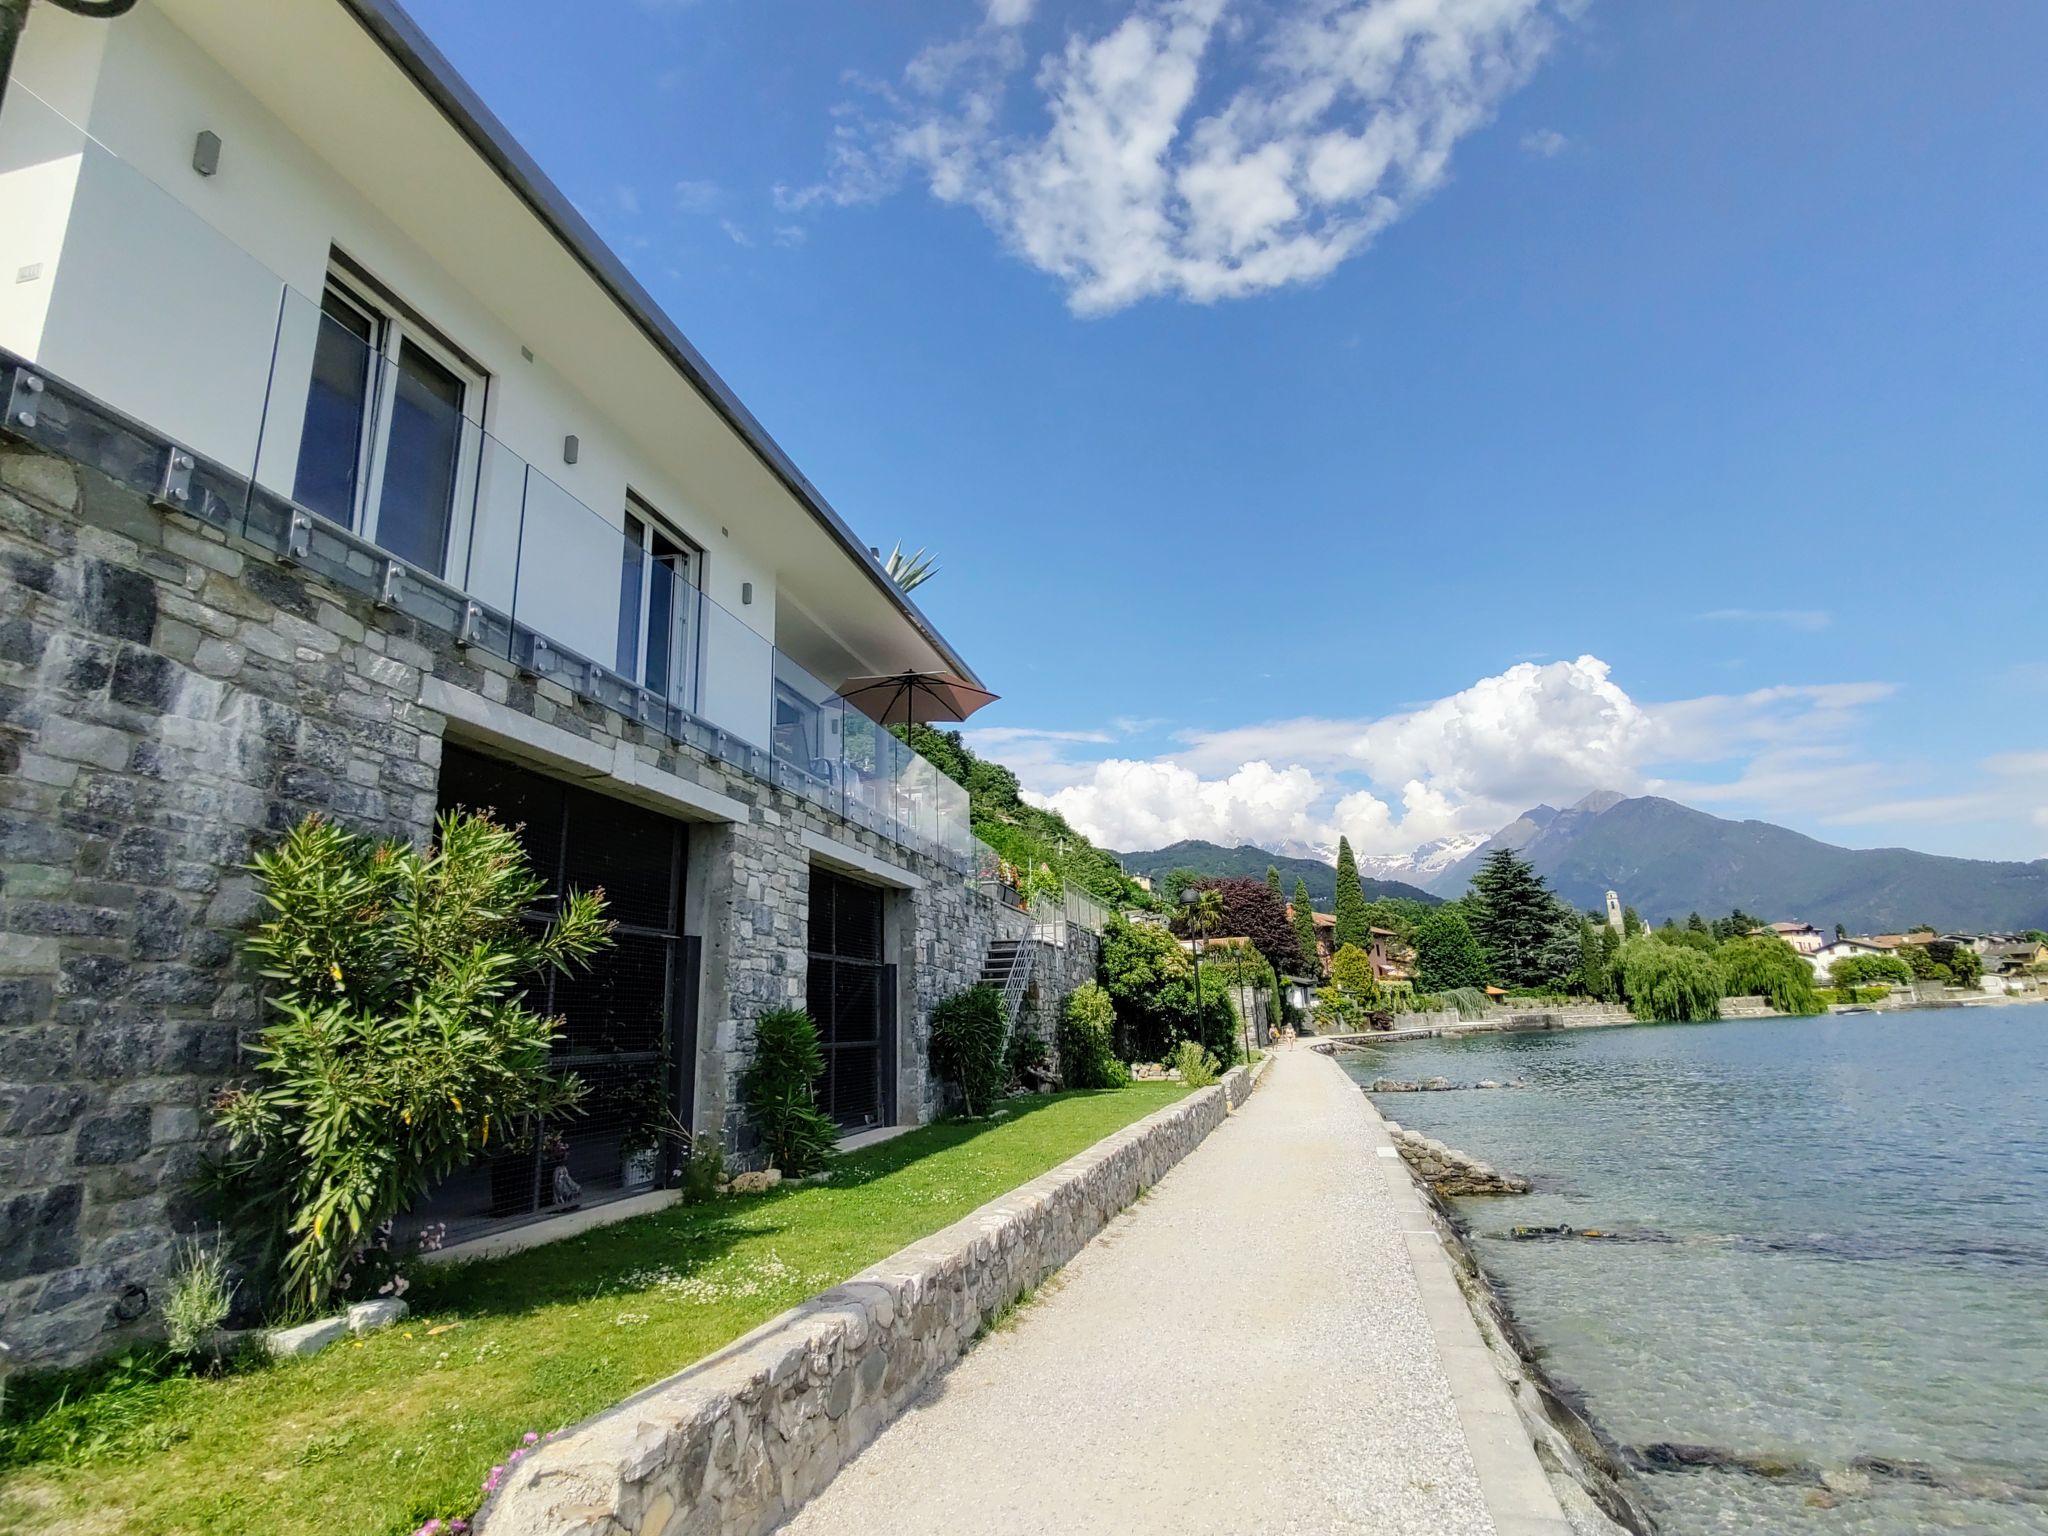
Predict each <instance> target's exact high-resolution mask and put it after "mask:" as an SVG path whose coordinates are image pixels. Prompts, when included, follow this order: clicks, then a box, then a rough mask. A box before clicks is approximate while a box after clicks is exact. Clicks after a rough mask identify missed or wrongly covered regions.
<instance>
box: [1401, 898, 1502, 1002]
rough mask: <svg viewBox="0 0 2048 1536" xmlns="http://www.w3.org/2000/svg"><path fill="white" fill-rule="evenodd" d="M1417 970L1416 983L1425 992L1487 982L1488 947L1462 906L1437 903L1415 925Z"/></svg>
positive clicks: (1447, 990) (1478, 985) (1482, 984)
mask: <svg viewBox="0 0 2048 1536" xmlns="http://www.w3.org/2000/svg"><path fill="white" fill-rule="evenodd" d="M1415 971H1416V975H1415V986H1416V989H1417V990H1418V991H1422V992H1449V991H1452V990H1453V989H1455V988H1457V987H1483V986H1485V985H1486V983H1487V979H1488V976H1487V969H1486V951H1484V950H1483V949H1481V948H1480V947H1479V940H1478V939H1477V938H1475V937H1473V934H1472V929H1471V927H1470V925H1468V924H1467V923H1466V921H1465V914H1464V911H1463V909H1462V908H1459V907H1454V906H1451V905H1448V904H1447V905H1445V906H1442V907H1438V908H1437V909H1436V910H1435V911H1433V912H1429V913H1426V914H1425V915H1424V916H1423V918H1422V921H1421V922H1419V923H1417V924H1416V925H1415Z"/></svg>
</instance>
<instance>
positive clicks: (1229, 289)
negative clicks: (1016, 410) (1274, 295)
mask: <svg viewBox="0 0 2048 1536" xmlns="http://www.w3.org/2000/svg"><path fill="white" fill-rule="evenodd" d="M1124 7H1125V8H1124V9H1123V10H1122V12H1121V13H1120V15H1119V16H1118V17H1117V18H1116V19H1115V20H1114V21H1113V22H1112V23H1110V24H1108V25H1106V26H1102V27H1100V28H1099V29H1098V28H1090V29H1084V28H1082V27H1079V26H1074V27H1068V28H1066V29H1065V30H1064V32H1063V35H1062V37H1061V38H1060V42H1059V46H1058V47H1056V48H1054V49H1052V50H1051V51H1049V52H1046V53H1044V54H1043V55H1042V56H1041V57H1040V58H1039V60H1038V65H1037V69H1036V72H1035V73H1034V74H1033V75H1032V76H1031V80H1030V94H1031V103H1030V105H1031V110H1030V111H1029V113H1028V114H1016V115H1013V114H1012V113H1010V112H1009V111H1008V108H1009V95H1010V93H1011V89H1012V87H1013V85H1014V84H1015V83H1016V82H1017V81H1018V80H1019V79H1020V78H1021V77H1022V76H1023V74H1024V72H1025V69H1026V66H1027V64H1028V62H1029V60H1030V58H1031V54H1030V52H1029V51H1028V50H1027V49H1026V47H1025V45H1024V43H1023V41H1022V32H1023V31H1024V29H1025V23H1026V22H1028V21H1030V20H1031V19H1032V13H1033V10H1034V7H1033V5H1032V4H1031V3H1030V0H989V3H988V5H987V9H986V11H985V13H984V20H983V22H982V23H981V25H980V26H978V27H977V28H975V29H974V30H973V31H971V32H969V33H967V34H965V35H963V36H960V37H957V38H954V39H950V40H948V41H945V42H941V43H935V44H933V45H932V46H930V47H928V48H926V49H925V50H924V51H923V52H922V53H920V54H919V55H918V56H917V57H916V58H914V59H913V60H912V61H911V62H910V64H909V65H908V66H906V68H905V70H904V75H903V81H902V84H901V86H900V87H898V86H885V85H876V86H874V87H873V89H874V90H875V93H876V95H877V96H878V98H879V100H880V103H881V105H880V108H879V109H878V110H877V111H875V112H873V113H867V112H860V111H847V112H845V113H844V114H842V118H841V122H840V124H839V126H838V128H837V130H836V131H835V136H834V142H833V146H832V162H831V168H830V172H829V174H828V176H827V178H826V179H825V180H824V181H822V182H820V183H818V184H817V185H815V186H811V187H805V188H800V189H794V190H792V189H779V190H778V197H779V198H780V200H781V201H782V203H783V205H784V206H785V207H786V208H791V209H800V208H805V207H810V206H813V205H815V204H819V203H836V204H847V203H857V202H868V201H873V200H875V199H878V198H880V197H883V196H886V195H888V194H889V193H891V192H893V191H895V190H896V189H897V188H898V187H900V186H901V185H902V184H903V183H904V182H905V181H906V180H909V179H916V180H919V181H922V182H923V183H924V185H925V186H926V187H927V189H928V190H929V191H930V192H931V194H932V195H933V196H934V197H936V198H938V199H940V200H941V201H943V202H949V203H959V204H962V205H964V206H967V207H970V208H972V209H974V211H975V212H976V213H978V214H979V215H980V216H981V217H982V218H983V220H985V221H986V222H987V224H988V225H989V227H990V228H991V229H993V230H994V231H995V232H996V234H997V235H998V236H999V237H1000V238H1001V239H1002V240H1003V242H1004V244H1005V245H1007V246H1008V247H1009V248H1010V249H1011V250H1012V251H1013V252H1015V253H1016V254H1017V255H1019V256H1021V257H1022V258H1023V259H1024V260H1025V261H1027V262H1029V263H1030V264H1031V265H1032V266H1034V267H1036V268H1038V269H1039V270H1040V271H1043V272H1046V273H1049V274H1051V275H1052V276H1054V277H1056V278H1058V279H1059V280H1060V281H1061V282H1062V283H1063V284H1064V285H1065V286H1066V288H1067V293H1068V301H1069V303H1070V305H1071V306H1072V307H1073V309H1074V310H1075V311H1076V312H1078V313H1082V314H1103V313H1107V312H1110V311H1113V310H1116V309H1121V308H1123V307H1124V306H1126V305H1128V304H1131V303H1134V302H1137V301H1138V300H1141V299H1145V298H1150V297H1155V296H1161V295H1178V296H1180V297H1183V298H1188V299H1193V300H1196V301H1198V302H1209V301H1214V300H1218V299H1226V298H1235V297H1240V296H1243V295H1246V294H1252V293H1258V292H1262V291H1265V290H1268V289H1273V288H1279V287H1284V286H1286V285H1288V284H1291V283H1297V282H1305V281H1311V280H1313V279H1316V278H1319V277H1322V276H1324V275H1326V274H1327V273H1329V272H1330V271H1331V270H1333V269H1334V268H1335V267H1336V266H1338V265H1339V264H1340V263H1341V262H1343V261H1344V260H1345V259H1346V258H1347V257H1349V256H1351V255H1354V254H1356V253H1357V252H1358V251H1360V250H1363V249H1364V248H1365V247H1366V246H1367V245H1369V244H1370V243H1371V241H1372V240H1373V238H1374V237H1375V236H1376V235H1377V234H1378V233H1379V232H1380V231H1381V230H1382V229H1384V228H1386V227H1387V226H1388V225H1389V224H1391V223H1393V222H1394V221H1395V220H1397V219H1399V218H1400V217H1402V216H1403V215H1404V214H1406V213H1407V212H1408V211H1409V210H1410V209H1411V208H1413V207H1414V206H1415V205H1416V204H1417V203H1418V202H1419V201H1421V200H1422V199H1423V198H1424V197H1426V196H1427V195H1428V194H1429V193H1430V192H1432V191H1433V190H1435V188H1436V187H1438V186H1439V185H1440V184H1441V183H1442V182H1443V180H1444V178H1445V175H1446V173H1447V171H1448V167H1449V163H1450V157H1451V152H1452V150H1453V148H1454V147H1455V146H1456V144H1457V143H1458V141H1459V140H1460V139H1462V138H1464V137H1465V136H1466V135H1467V134H1469V133H1471V132H1473V131H1474V130H1476V129H1478V128H1480V127H1481V126H1483V125H1484V124H1485V123H1487V122H1488V121H1489V120H1490V119H1491V118H1492V116H1493V114H1494V111H1495V109H1496V108H1497V107H1498V105H1499V103H1500V102H1501V101H1502V100H1503V99H1504V98H1505V97H1506V96H1507V95H1508V94H1509V93H1511V92H1512V91H1513V90H1514V89H1515V88H1516V87H1517V86H1519V85H1520V84H1521V83H1522V81H1523V80H1524V79H1526V78H1527V76H1528V75H1529V73H1530V72H1531V71H1532V70H1533V69H1534V68H1535V66H1536V65H1537V63H1538V61H1539V60H1541V58H1542V57H1543V55H1544V53H1545V52H1546V51H1547V49H1548V48H1549V46H1550V44H1551V42H1552V40H1553V37H1554V35H1555V30H1556V26H1555V19H1554V18H1555V17H1556V16H1558V15H1560V14H1563V9H1562V8H1560V7H1559V6H1557V5H1555V4H1554V3H1553V0H1287V3H1284V4H1280V5H1276V6H1274V7H1272V8H1271V9H1264V10H1261V9H1255V8H1252V7H1250V6H1248V5H1240V6H1239V7H1238V9H1237V10H1236V11H1235V12H1234V13H1232V10H1231V0H1124ZM1022 120H1028V121H1029V122H1030V124H1031V126H1030V127H1028V128H1026V127H1024V126H1021V121H1022Z"/></svg>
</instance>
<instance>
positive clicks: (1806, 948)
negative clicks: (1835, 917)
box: [1750, 923, 1827, 959]
mask: <svg viewBox="0 0 2048 1536" xmlns="http://www.w3.org/2000/svg"><path fill="white" fill-rule="evenodd" d="M1750 931H1751V932H1752V933H1770V934H1776V935H1777V936H1778V937H1779V938H1781V939H1783V940H1784V941H1785V942H1786V943H1787V944H1790V945H1791V946H1792V947H1793V948H1794V949H1796V950H1798V951H1799V953H1800V954H1802V955H1805V956H1807V957H1808V958H1809V959H1810V958H1812V956H1813V955H1815V954H1816V953H1818V952H1819V950H1820V947H1821V946H1822V945H1823V944H1825V943H1826V942H1827V935H1825V934H1823V933H1822V932H1821V931H1820V930H1819V929H1818V928H1816V927H1814V926H1813V924H1811V923H1770V924H1767V925H1766V926H1764V927H1762V928H1753V929H1751V930H1750Z"/></svg>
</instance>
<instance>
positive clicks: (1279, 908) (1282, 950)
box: [1194, 870, 1301, 971]
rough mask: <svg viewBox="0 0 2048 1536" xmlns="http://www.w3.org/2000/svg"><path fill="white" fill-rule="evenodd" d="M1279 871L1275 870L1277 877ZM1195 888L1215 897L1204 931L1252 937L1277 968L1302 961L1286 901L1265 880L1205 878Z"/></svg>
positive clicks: (1292, 965)
mask: <svg viewBox="0 0 2048 1536" xmlns="http://www.w3.org/2000/svg"><path fill="white" fill-rule="evenodd" d="M1278 873H1279V872H1278V871H1277V870H1276V871H1275V872H1274V875H1275V878H1276V879H1277V878H1278ZM1194 888H1195V889H1199V890H1201V891H1203V892H1205V893H1208V894H1212V895H1214V896H1215V898H1216V902H1215V906H1214V910H1213V913H1212V918H1211V923H1210V926H1209V927H1208V928H1206V929H1204V930H1203V931H1204V932H1205V933H1208V934H1215V935H1229V936H1231V937H1235V938H1246V939H1250V940H1251V941H1252V947H1253V948H1254V949H1256V950H1258V952H1259V953H1260V954H1261V955H1263V956H1265V957H1266V963H1267V964H1268V965H1270V966H1272V967H1273V969H1274V970H1276V971H1284V970H1292V969H1294V968H1295V967H1296V966H1298V965H1299V964H1300V963H1301V953H1300V951H1301V946H1300V943H1299V941H1298V940H1297V939H1296V938H1295V932H1294V925H1293V924H1292V923H1290V922H1289V921H1288V920H1287V904H1286V903H1285V902H1284V901H1282V900H1281V899H1280V896H1279V893H1278V892H1277V891H1275V890H1274V889H1273V888H1272V887H1271V886H1270V885H1268V884H1267V883H1266V882H1264V881H1262V880H1253V879H1251V878H1250V877H1248V876H1240V877H1236V878H1228V879H1208V878H1205V879H1203V880H1202V881H1200V882H1199V883H1198V884H1197V885H1196V886H1195V887H1194Z"/></svg>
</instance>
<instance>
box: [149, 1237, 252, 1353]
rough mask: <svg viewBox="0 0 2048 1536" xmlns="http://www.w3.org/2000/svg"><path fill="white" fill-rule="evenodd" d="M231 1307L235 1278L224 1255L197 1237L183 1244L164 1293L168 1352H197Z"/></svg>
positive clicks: (165, 1333) (233, 1302) (165, 1340)
mask: <svg viewBox="0 0 2048 1536" xmlns="http://www.w3.org/2000/svg"><path fill="white" fill-rule="evenodd" d="M234 1306H235V1281H234V1277H233V1276H232V1275H231V1274H230V1273H229V1272H228V1261H227V1258H226V1256H225V1255H224V1254H223V1253H222V1252H221V1251H220V1249H219V1248H218V1247H214V1248H208V1247H206V1246H205V1245H204V1244H203V1243H201V1242H200V1241H199V1240H198V1239H197V1238H194V1239H191V1240H189V1241H188V1242H186V1243H185V1245H184V1247H183V1248H182V1249H181V1250H180V1252H179V1255H178V1267H177V1269H176V1270H175V1271H173V1273H172V1275H171V1283H170V1289H169V1290H168V1291H166V1292H165V1293H164V1307H163V1311H164V1342H165V1343H166V1344H168V1345H169V1346H170V1349H171V1353H173V1354H177V1355H190V1354H194V1353H197V1352H198V1350H199V1349H201V1348H202V1347H203V1346H204V1345H205V1344H206V1341H207V1340H208V1339H210V1338H211V1337H212V1336H213V1331H214V1330H215V1329H216V1328H218V1327H220V1325H221V1324H222V1323H224V1322H226V1321H227V1319H228V1314H229V1313H230V1312H232V1311H233V1310H234Z"/></svg>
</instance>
